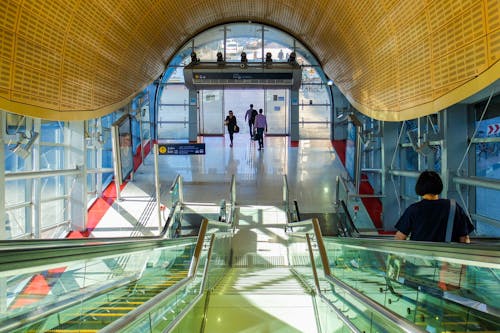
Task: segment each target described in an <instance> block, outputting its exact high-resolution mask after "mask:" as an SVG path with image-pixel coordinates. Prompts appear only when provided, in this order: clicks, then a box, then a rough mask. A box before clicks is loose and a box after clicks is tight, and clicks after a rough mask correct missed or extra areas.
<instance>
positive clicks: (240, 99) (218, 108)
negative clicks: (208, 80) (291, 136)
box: [198, 89, 290, 136]
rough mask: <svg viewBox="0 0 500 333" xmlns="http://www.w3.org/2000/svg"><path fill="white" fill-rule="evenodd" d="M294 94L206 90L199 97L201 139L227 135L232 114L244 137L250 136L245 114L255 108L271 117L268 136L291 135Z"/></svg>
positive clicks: (267, 90) (249, 90)
mask: <svg viewBox="0 0 500 333" xmlns="http://www.w3.org/2000/svg"><path fill="white" fill-rule="evenodd" d="M289 96H290V91H289V90H287V89H224V90H202V91H200V95H199V105H200V113H199V115H198V117H199V133H200V135H224V131H225V128H224V124H223V123H224V119H225V118H226V116H227V115H228V112H229V110H232V111H233V113H234V115H235V116H236V120H237V122H238V125H239V127H240V134H242V135H244V134H246V135H248V136H250V129H249V127H248V119H247V120H246V121H245V113H246V112H247V110H248V109H249V108H250V104H253V108H254V109H255V110H257V111H258V110H259V109H263V112H264V114H265V115H266V117H267V124H268V126H267V127H268V134H270V135H288V133H289V125H288V122H289V104H290V97H289Z"/></svg>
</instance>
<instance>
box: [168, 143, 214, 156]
mask: <svg viewBox="0 0 500 333" xmlns="http://www.w3.org/2000/svg"><path fill="white" fill-rule="evenodd" d="M158 153H159V154H160V155H205V144H204V143H165V144H159V145H158Z"/></svg>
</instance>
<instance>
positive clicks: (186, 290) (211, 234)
mask: <svg viewBox="0 0 500 333" xmlns="http://www.w3.org/2000/svg"><path fill="white" fill-rule="evenodd" d="M231 238H232V231H231V226H230V225H229V224H227V223H222V222H218V221H208V220H207V219H204V220H203V221H202V223H201V227H200V231H199V235H198V237H197V241H196V245H195V247H194V252H193V256H192V260H191V261H190V265H189V270H188V272H187V276H186V277H185V278H183V279H182V280H180V281H179V282H177V283H176V284H174V285H173V286H172V287H170V288H168V289H166V290H163V291H162V292H160V293H159V294H158V295H156V296H155V297H153V298H151V299H149V300H148V301H147V302H145V303H144V304H142V305H140V306H139V307H137V308H136V309H134V310H133V311H131V312H129V313H128V314H127V315H125V316H123V317H121V318H120V319H118V320H116V321H115V322H113V323H112V324H110V325H108V326H106V327H105V328H103V329H102V330H101V331H100V332H102V333H107V332H160V331H169V330H171V329H172V327H174V326H175V325H176V324H177V323H178V322H179V320H181V319H182V318H183V316H185V315H186V314H187V313H188V312H189V311H190V310H191V308H192V307H193V306H195V305H196V304H197V303H198V301H199V300H200V299H201V298H202V297H203V296H204V291H205V288H207V286H210V285H212V284H215V283H217V282H218V280H220V278H221V277H222V276H223V275H224V273H225V271H226V270H227V267H228V265H229V257H230V256H229V255H230V250H231ZM209 269H210V272H209V271H208V270H209Z"/></svg>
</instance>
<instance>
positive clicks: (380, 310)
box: [287, 218, 425, 333]
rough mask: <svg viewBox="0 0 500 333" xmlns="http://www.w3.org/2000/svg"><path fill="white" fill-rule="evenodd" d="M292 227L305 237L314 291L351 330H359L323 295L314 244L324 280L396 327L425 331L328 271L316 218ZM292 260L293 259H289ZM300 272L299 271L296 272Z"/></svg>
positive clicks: (298, 234) (297, 233)
mask: <svg viewBox="0 0 500 333" xmlns="http://www.w3.org/2000/svg"><path fill="white" fill-rule="evenodd" d="M301 227H304V230H303V231H297V230H300V228H301ZM293 228H294V230H296V231H294V232H292V233H291V235H293V236H301V237H304V238H305V242H306V244H307V250H308V253H309V259H310V262H311V270H312V274H313V280H314V284H315V286H316V292H317V294H318V296H319V297H320V298H321V299H322V300H324V301H325V302H326V303H327V304H328V305H329V306H330V307H332V310H333V311H334V312H335V313H336V314H337V315H338V317H339V318H340V319H341V320H342V322H343V323H344V324H345V325H346V326H347V327H349V328H350V329H351V331H352V332H361V331H360V330H359V329H358V328H357V327H356V325H355V324H354V323H353V322H352V321H351V320H350V319H349V318H348V317H347V316H346V315H344V314H343V313H342V311H340V310H339V309H337V307H336V306H335V305H334V304H333V303H332V302H331V301H330V300H329V299H328V297H326V296H325V295H324V292H323V289H322V288H321V286H320V278H319V275H318V272H317V268H316V259H315V256H314V254H313V252H314V251H313V247H314V245H315V246H316V248H317V252H318V254H319V259H320V265H321V266H322V269H323V273H324V277H325V280H326V281H327V282H328V283H330V284H331V285H332V286H333V287H334V288H337V289H340V290H342V292H344V293H346V294H348V295H349V296H351V297H352V298H353V299H355V300H357V301H358V302H360V303H361V304H364V305H365V306H366V307H368V308H370V309H371V310H372V311H374V312H375V313H377V314H378V315H380V316H381V317H383V318H384V319H385V320H387V321H388V322H390V323H391V324H393V325H396V326H397V327H399V328H401V329H402V330H403V331H404V332H422V333H423V332H425V330H423V329H421V328H420V327H419V326H416V325H415V324H413V323H412V322H410V321H408V320H406V319H405V318H402V317H400V316H398V315H397V314H395V313H393V312H392V311H390V310H388V309H386V308H385V307H384V306H382V305H380V304H378V303H377V302H375V301H373V300H372V299H370V298H369V297H367V296H365V295H363V294H362V293H360V292H358V291H357V290H355V289H354V288H352V287H350V286H349V285H347V284H346V283H344V282H342V281H340V280H339V279H337V278H336V277H334V276H333V275H332V274H331V271H330V265H329V261H328V256H327V252H326V249H325V245H324V241H323V236H322V234H321V229H320V226H319V221H318V219H317V218H313V219H312V220H310V221H302V222H296V223H293ZM287 230H291V226H287ZM313 238H314V240H315V242H314V245H313ZM291 262H293V260H291ZM297 274H300V273H297Z"/></svg>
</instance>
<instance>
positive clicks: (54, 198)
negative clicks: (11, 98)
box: [0, 91, 154, 239]
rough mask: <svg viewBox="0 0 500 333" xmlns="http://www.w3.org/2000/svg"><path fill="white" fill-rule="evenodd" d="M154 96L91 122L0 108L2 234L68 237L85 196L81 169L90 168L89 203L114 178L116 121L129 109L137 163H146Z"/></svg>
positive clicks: (142, 96) (145, 94)
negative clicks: (74, 207)
mask: <svg viewBox="0 0 500 333" xmlns="http://www.w3.org/2000/svg"><path fill="white" fill-rule="evenodd" d="M149 100H150V98H149V92H148V91H145V92H143V93H141V94H139V95H138V97H137V98H134V99H133V100H132V102H131V103H130V105H128V106H127V107H126V108H123V109H120V110H117V111H116V112H114V113H111V114H108V115H106V116H104V117H102V118H97V119H91V120H87V121H72V122H64V121H49V120H42V119H37V118H31V117H23V116H18V115H15V114H11V113H6V112H3V111H0V112H2V113H1V114H0V116H1V117H0V118H1V119H2V126H1V128H2V137H3V141H4V142H5V144H4V147H3V149H4V155H5V174H4V175H3V177H2V179H3V182H4V188H5V193H6V195H5V203H4V206H5V207H4V208H5V230H2V232H1V233H0V235H2V237H3V238H5V239H23V238H25V239H26V238H61V237H65V236H66V235H67V234H68V232H69V231H70V222H71V220H72V216H71V200H72V196H75V197H81V196H84V195H85V194H83V193H80V194H78V193H76V192H77V191H80V192H81V191H82V189H83V188H84V186H82V185H83V184H81V181H80V180H79V179H81V177H80V176H81V171H80V170H87V174H86V177H85V180H86V188H87V202H88V207H90V206H91V204H92V203H93V202H94V201H95V200H96V199H97V198H99V197H100V196H101V195H102V193H103V191H104V190H105V189H106V187H107V185H109V184H110V183H111V181H112V180H113V157H112V149H111V124H112V123H113V122H114V121H115V120H116V119H118V118H119V117H120V116H121V115H123V114H124V113H129V114H130V115H132V117H131V119H132V120H131V124H132V142H133V153H134V165H138V163H141V162H142V157H143V156H142V155H143V154H142V152H143V150H145V151H146V153H147V152H149V150H150V147H149V145H150V143H151V134H152V133H153V132H154V128H153V127H152V125H153V122H152V121H151V119H153V117H151V110H150V107H149ZM77 167H78V168H77ZM82 168H83V169H82ZM59 171H60V172H59ZM21 172H29V174H28V175H26V174H23V173H21ZM63 172H64V174H63Z"/></svg>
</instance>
